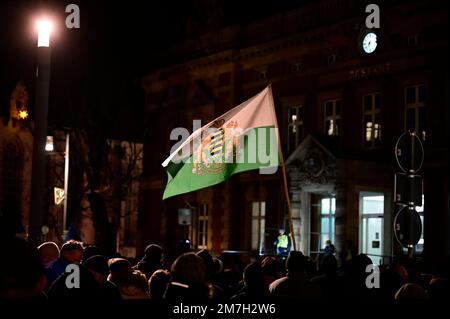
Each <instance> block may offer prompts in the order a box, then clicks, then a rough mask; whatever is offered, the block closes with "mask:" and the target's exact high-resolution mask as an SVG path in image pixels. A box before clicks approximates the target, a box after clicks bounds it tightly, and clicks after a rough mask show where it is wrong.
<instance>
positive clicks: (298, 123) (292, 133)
mask: <svg viewBox="0 0 450 319" xmlns="http://www.w3.org/2000/svg"><path fill="white" fill-rule="evenodd" d="M287 136H288V143H287V145H288V152H293V151H294V150H295V148H296V147H297V146H298V144H300V142H301V141H302V140H303V106H302V105H298V106H292V107H290V108H289V109H288V135H287Z"/></svg>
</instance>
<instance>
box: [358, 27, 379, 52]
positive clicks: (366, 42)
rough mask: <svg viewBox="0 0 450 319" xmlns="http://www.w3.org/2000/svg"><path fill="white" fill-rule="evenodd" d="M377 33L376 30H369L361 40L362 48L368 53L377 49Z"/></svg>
mask: <svg viewBox="0 0 450 319" xmlns="http://www.w3.org/2000/svg"><path fill="white" fill-rule="evenodd" d="M377 45H378V43H377V34H376V33H375V32H367V33H366V34H364V35H363V37H362V40H361V47H362V50H363V51H364V52H365V53H367V54H370V53H373V52H375V50H376V49H377Z"/></svg>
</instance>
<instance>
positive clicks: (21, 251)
mask: <svg viewBox="0 0 450 319" xmlns="http://www.w3.org/2000/svg"><path fill="white" fill-rule="evenodd" d="M1 245H2V246H3V247H2V254H3V256H4V257H5V258H2V262H1V263H0V299H37V300H41V299H42V300H47V299H48V300H53V299H55V300H62V299H72V298H80V299H90V300H92V299H95V298H102V299H108V300H121V299H150V300H154V301H165V302H169V303H172V302H174V303H175V302H180V301H181V302H193V303H201V302H208V301H213V302H230V301H231V302H239V303H241V302H249V301H258V302H264V301H296V300H337V299H341V298H345V299H348V298H356V299H370V298H375V299H379V300H387V301H394V300H401V299H426V300H436V299H438V300H439V299H443V298H445V296H446V295H447V293H448V273H447V269H446V267H441V269H440V270H436V272H435V273H433V274H432V275H430V276H429V277H426V276H422V275H421V274H420V273H418V272H417V271H415V269H414V266H413V263H412V262H411V263H410V264H408V263H407V262H406V263H405V262H403V263H402V262H395V263H393V264H391V265H386V266H381V267H380V285H379V288H372V289H371V288H368V286H367V284H366V283H367V277H368V275H369V273H367V272H366V271H367V266H368V265H370V264H372V261H371V260H370V258H369V257H368V256H366V255H363V254H358V255H355V256H353V257H352V258H350V259H348V260H347V261H345V263H344V264H343V265H341V266H340V267H338V262H337V260H336V257H335V255H334V254H332V253H329V254H324V255H323V256H322V257H321V258H319V259H317V258H310V257H308V256H305V255H304V254H302V253H301V252H299V251H290V252H289V255H288V257H287V258H286V259H284V258H280V257H279V256H265V257H264V256H262V257H260V258H256V259H255V260H252V261H251V262H250V263H247V264H244V263H242V261H241V260H239V258H229V257H230V256H219V257H217V258H216V257H213V256H212V255H211V254H210V252H208V251H207V250H204V249H203V250H200V251H197V252H194V251H192V252H186V253H183V254H181V255H179V256H178V257H177V258H176V259H175V260H173V261H170V260H166V258H165V252H164V249H163V247H161V246H159V245H156V244H151V245H149V246H147V247H146V249H145V251H144V252H143V254H142V257H141V258H139V259H135V260H133V259H128V258H125V257H121V256H114V257H113V258H109V256H104V255H103V253H102V251H101V250H100V249H99V248H98V247H96V246H93V245H89V246H84V245H83V243H81V242H79V241H75V240H70V241H68V242H66V243H64V244H63V245H62V247H58V246H57V245H56V244H55V243H53V242H45V243H43V244H41V245H40V246H39V247H33V246H32V245H31V244H30V243H28V242H27V241H25V240H23V239H21V238H18V237H12V238H9V239H8V240H2V242H1ZM70 265H76V266H77V269H79V272H78V274H79V278H78V279H79V284H78V286H76V282H74V279H73V276H74V275H73V274H74V273H73V272H71V271H68V269H71V268H70V267H69V268H68V266H70ZM68 282H69V283H68ZM74 285H75V286H74ZM74 287H75V288H74Z"/></svg>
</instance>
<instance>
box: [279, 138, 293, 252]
mask: <svg viewBox="0 0 450 319" xmlns="http://www.w3.org/2000/svg"><path fill="white" fill-rule="evenodd" d="M278 154H279V158H280V166H281V170H282V172H283V184H284V194H285V195H286V202H287V205H288V219H289V230H290V232H291V236H292V246H293V247H294V250H297V243H296V242H295V234H294V223H293V221H292V206H291V199H290V198H289V190H288V185H287V177H286V166H285V164H284V159H283V152H282V151H281V144H280V143H278Z"/></svg>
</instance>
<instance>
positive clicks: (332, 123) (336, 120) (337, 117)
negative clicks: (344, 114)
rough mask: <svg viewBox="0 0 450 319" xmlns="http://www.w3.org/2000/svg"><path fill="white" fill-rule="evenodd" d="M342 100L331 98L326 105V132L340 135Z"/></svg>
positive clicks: (331, 134)
mask: <svg viewBox="0 0 450 319" xmlns="http://www.w3.org/2000/svg"><path fill="white" fill-rule="evenodd" d="M341 104H342V102H341V100H329V101H326V102H325V104H324V107H325V111H324V112H325V113H324V114H325V134H327V135H329V136H338V135H339V130H340V128H341Z"/></svg>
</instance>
